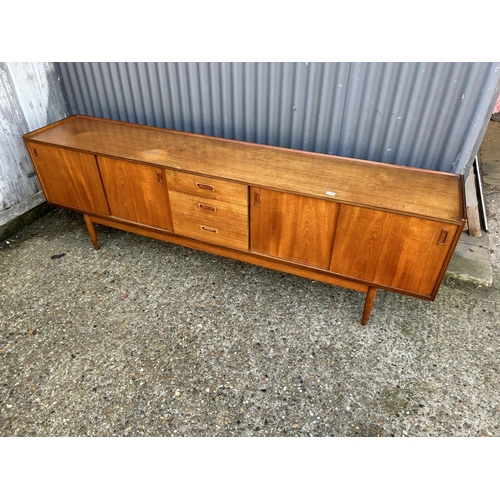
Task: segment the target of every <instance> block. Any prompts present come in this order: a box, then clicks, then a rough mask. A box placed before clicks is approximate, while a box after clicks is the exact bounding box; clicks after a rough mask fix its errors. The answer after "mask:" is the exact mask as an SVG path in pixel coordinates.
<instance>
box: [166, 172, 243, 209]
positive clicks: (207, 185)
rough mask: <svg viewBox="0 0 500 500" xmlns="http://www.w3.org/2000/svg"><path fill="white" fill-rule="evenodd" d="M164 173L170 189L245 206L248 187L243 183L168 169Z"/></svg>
mask: <svg viewBox="0 0 500 500" xmlns="http://www.w3.org/2000/svg"><path fill="white" fill-rule="evenodd" d="M166 173H167V182H168V188H169V190H170V191H180V192H182V193H189V194H194V195H196V196H202V197H203V198H210V199H212V200H219V201H224V202H227V203H235V204H238V205H245V206H247V200H248V188H247V186H245V185H243V184H236V183H234V182H227V181H221V180H219V179H211V178H209V177H204V176H202V175H192V174H185V173H183V172H174V171H172V170H168V171H167V172H166Z"/></svg>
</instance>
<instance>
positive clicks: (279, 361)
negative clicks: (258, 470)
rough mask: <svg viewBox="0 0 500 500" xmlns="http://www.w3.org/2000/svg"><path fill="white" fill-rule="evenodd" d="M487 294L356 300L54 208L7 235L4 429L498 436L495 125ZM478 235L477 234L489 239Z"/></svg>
mask: <svg viewBox="0 0 500 500" xmlns="http://www.w3.org/2000/svg"><path fill="white" fill-rule="evenodd" d="M490 123H491V125H490V127H489V129H488V134H487V137H486V138H485V142H484V143H483V148H482V152H481V154H482V161H483V174H484V182H485V197H486V203H487V210H488V216H489V224H490V233H489V234H488V235H487V239H486V240H482V244H476V243H475V242H469V243H465V244H468V245H469V247H470V250H469V249H467V251H466V255H467V252H468V253H470V254H471V255H472V254H473V253H474V252H475V251H476V250H475V248H481V247H486V248H485V249H486V251H487V253H488V257H489V258H490V260H489V261H488V262H489V266H490V267H489V270H490V273H491V277H492V279H491V284H490V285H488V286H486V285H481V284H477V283H475V282H473V281H474V280H470V279H467V278H464V279H462V277H463V275H461V274H460V272H457V271H454V272H452V273H450V274H448V276H447V277H446V278H445V281H444V283H443V285H442V287H441V289H440V291H439V293H438V295H437V298H436V300H435V302H426V301H422V300H419V299H415V298H412V297H406V296H402V295H398V294H395V293H390V292H385V291H379V293H378V296H377V298H376V301H375V305H374V308H373V312H372V315H371V318H370V320H369V322H368V325H367V326H366V327H362V326H361V325H360V323H359V321H360V318H361V311H362V308H363V301H364V296H363V295H362V294H360V293H357V292H353V291H349V290H344V289H342V288H338V287H334V286H329V285H326V284H322V283H318V282H315V281H311V280H307V279H303V278H299V277H295V276H290V275H286V274H283V273H279V272H274V271H270V270H266V269H261V268H258V267H255V266H251V265H248V264H243V263H240V262H236V261H232V260H229V259H224V258H220V257H217V256H213V255H210V254H205V253H202V252H197V251H194V250H190V249H187V248H182V247H177V246H175V245H171V244H166V243H163V242H160V241H156V240H152V239H148V238H145V237H141V236H136V235H133V234H128V233H125V232H121V231H118V230H114V229H110V228H106V227H98V235H99V239H100V243H101V250H99V251H95V250H94V249H93V247H92V244H91V242H90V239H89V237H88V235H87V232H86V229H85V224H84V222H83V219H82V217H81V216H80V215H78V214H75V213H71V212H67V211H63V210H54V211H51V212H50V213H49V214H47V215H45V216H44V217H42V218H40V219H38V220H37V221H36V222H34V223H33V224H31V225H30V226H29V227H27V228H26V229H24V230H23V231H21V232H19V233H18V234H17V235H16V236H15V237H13V238H11V239H9V240H8V243H7V242H6V241H4V242H2V243H0V247H1V252H0V304H1V310H0V333H1V336H0V435H1V436H500V379H499V370H500V335H499V332H500V315H499V314H498V304H499V299H500V286H499V283H500V280H499V277H500V274H499V269H500V265H499V264H500V257H499V255H500V244H499V237H500V229H499V227H500V225H499V220H500V211H499V207H500V182H499V178H500V168H499V165H498V162H499V160H498V158H500V154H499V151H500V123H496V122H490ZM478 241H479V240H478Z"/></svg>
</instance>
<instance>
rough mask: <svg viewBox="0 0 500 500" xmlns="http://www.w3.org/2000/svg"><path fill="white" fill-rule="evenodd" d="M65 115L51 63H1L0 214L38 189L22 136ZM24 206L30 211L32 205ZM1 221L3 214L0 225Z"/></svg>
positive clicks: (1, 219)
mask: <svg viewBox="0 0 500 500" xmlns="http://www.w3.org/2000/svg"><path fill="white" fill-rule="evenodd" d="M65 116H67V107H66V103H65V99H64V96H63V92H62V87H61V84H60V82H59V77H58V75H57V73H56V66H55V64H54V63H45V62H39V63H16V62H10V63H5V62H2V63H0V125H1V127H2V134H0V212H4V211H5V210H6V209H8V208H11V207H14V206H16V205H19V204H20V203H21V202H24V201H25V200H27V199H28V198H30V197H33V196H34V195H36V194H37V193H39V192H40V189H41V188H40V184H39V182H38V179H37V177H36V176H35V172H34V169H33V166H32V164H31V161H30V158H29V155H28V153H27V151H26V147H25V145H24V142H23V139H22V136H23V134H25V133H27V132H29V131H31V130H35V129H37V128H39V127H42V126H44V125H47V124H48V123H52V122H54V121H57V120H59V119H61V118H64V117H65ZM39 198H40V196H35V197H34V198H33V199H34V200H39ZM42 201H43V200H42ZM36 202H39V201H35V202H34V203H36ZM23 206H26V207H27V209H29V208H30V207H31V204H30V202H26V203H24V204H23ZM31 208H32V207H31ZM18 212H19V211H18V210H17V211H13V212H12V213H15V214H17V215H19V213H18ZM4 213H6V212H4ZM4 219H5V217H3V215H2V217H1V218H0V223H3V222H5V221H4Z"/></svg>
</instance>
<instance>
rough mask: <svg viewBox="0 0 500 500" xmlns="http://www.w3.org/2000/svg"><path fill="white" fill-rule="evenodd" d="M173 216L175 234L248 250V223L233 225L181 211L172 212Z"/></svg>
mask: <svg viewBox="0 0 500 500" xmlns="http://www.w3.org/2000/svg"><path fill="white" fill-rule="evenodd" d="M172 218H173V221H174V233H175V234H179V235H181V236H186V237H188V238H193V239H195V240H201V241H206V242H207V243H213V244H214V245H220V246H223V247H228V248H235V249H237V250H248V225H247V224H246V223H245V224H242V225H231V224H227V223H226V222H221V221H217V220H214V221H211V220H209V219H207V218H203V217H194V216H192V215H185V214H182V213H179V212H172Z"/></svg>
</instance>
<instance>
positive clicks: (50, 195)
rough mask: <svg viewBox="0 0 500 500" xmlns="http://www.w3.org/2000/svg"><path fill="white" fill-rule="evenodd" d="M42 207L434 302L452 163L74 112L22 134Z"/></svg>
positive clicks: (454, 201) (445, 245)
mask: <svg viewBox="0 0 500 500" xmlns="http://www.w3.org/2000/svg"><path fill="white" fill-rule="evenodd" d="M24 140H25V143H26V145H27V148H28V151H29V153H30V156H31V158H32V160H33V164H34V166H35V169H36V173H37V175H38V178H39V179H40V183H41V185H42V188H43V191H44V193H45V197H46V199H47V202H48V203H50V204H51V205H55V206H59V207H63V208H66V209H70V210H75V211H78V212H81V213H82V214H83V217H84V219H85V223H86V226H87V230H88V232H89V234H90V238H91V239H92V242H93V244H94V247H95V248H96V249H98V248H99V245H98V240H97V234H96V230H95V226H94V224H101V225H105V226H111V227H114V228H118V229H122V230H125V231H131V232H134V233H138V234H141V235H145V236H149V237H153V238H158V239H161V240H164V241H167V242H171V243H175V244H179V245H184V246H187V247H191V248H195V249H198V250H203V251H206V252H212V253H215V254H218V255H222V256H225V257H230V258H233V259H238V260H241V261H244V262H248V263H251V264H255V265H260V266H264V267H268V268H271V269H276V270H279V271H283V272H287V273H291V274H296V275H299V276H303V277H307V278H310V279H314V280H318V281H322V282H326V283H330V284H333V285H339V286H342V287H346V288H349V289H352V290H357V291H359V292H364V293H366V299H365V305H364V310H363V315H362V321H361V323H362V324H363V325H365V324H366V322H367V320H368V317H369V315H370V312H371V309H372V306H373V302H374V299H375V295H376V292H377V289H379V288H382V289H385V290H390V291H394V292H398V293H403V294H407V295H412V296H414V297H419V298H422V299H427V300H434V298H435V296H436V293H437V291H438V289H439V286H440V284H441V281H442V279H443V276H444V273H445V271H446V268H447V266H448V263H449V261H450V258H451V256H452V254H453V251H454V250H455V247H456V244H457V242H458V239H459V237H460V234H461V231H462V229H463V226H464V223H465V219H464V216H465V211H464V195H463V181H462V177H461V176H460V175H456V174H449V173H443V172H435V171H429V170H423V169H417V168H410V167H403V166H395V165H389V164H384V163H378V162H371V161H364V160H356V159H351V158H344V157H338V156H331V155H327V154H319V153H311V152H305V151H297V150H292V149H287V148H280V147H274V146H264V145H259V144H252V143H247V142H241V141H234V140H227V139H221V138H215V137H208V136H204V135H197V134H192V133H186V132H178V131H173V130H167V129H160V128H155V127H148V126H142V125H134V124H130V123H123V122H117V121H113V120H106V119H101V118H94V117H89V116H81V115H74V116H70V117H68V118H65V119H63V120H61V121H58V122H56V123H53V124H51V125H48V126H46V127H43V128H41V129H39V130H36V131H34V132H30V133H28V134H26V135H25V136H24Z"/></svg>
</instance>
